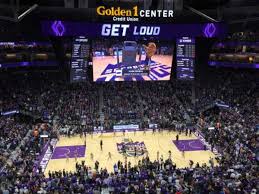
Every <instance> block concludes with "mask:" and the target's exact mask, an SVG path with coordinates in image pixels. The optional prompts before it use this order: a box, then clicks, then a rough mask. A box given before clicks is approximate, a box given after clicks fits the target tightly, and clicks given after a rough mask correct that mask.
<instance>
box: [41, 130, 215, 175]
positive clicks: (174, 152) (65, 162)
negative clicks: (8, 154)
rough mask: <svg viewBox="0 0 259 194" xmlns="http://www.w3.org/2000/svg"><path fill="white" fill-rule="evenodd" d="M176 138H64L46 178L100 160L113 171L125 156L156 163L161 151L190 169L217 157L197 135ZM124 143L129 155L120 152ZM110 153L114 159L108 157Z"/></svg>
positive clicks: (141, 135)
mask: <svg viewBox="0 0 259 194" xmlns="http://www.w3.org/2000/svg"><path fill="white" fill-rule="evenodd" d="M176 135H177V132H170V133H169V132H168V131H163V132H160V133H158V132H155V133H154V134H153V133H152V131H147V132H146V133H144V132H143V131H137V132H126V133H125V136H124V135H123V133H122V132H116V134H115V133H103V134H100V133H99V134H93V135H90V134H87V136H86V138H85V137H84V136H82V137H80V136H74V137H70V138H69V137H61V138H60V139H59V141H58V142H57V144H56V146H55V148H54V151H53V153H52V155H51V157H50V160H49V162H48V164H47V167H46V169H45V174H46V175H47V174H48V171H59V170H63V169H65V170H67V171H72V172H73V171H75V164H76V161H77V162H79V163H81V161H83V160H84V161H85V164H86V165H87V166H90V167H91V168H94V163H95V161H99V163H100V165H99V168H107V170H108V171H109V172H113V165H114V164H115V163H117V161H118V160H120V161H122V162H124V161H125V156H124V154H125V155H127V161H128V162H129V161H130V162H131V164H132V165H134V164H137V162H138V161H139V160H140V159H142V157H144V156H146V155H148V156H149V158H150V160H151V161H154V160H156V159H157V156H158V152H159V158H161V157H163V159H164V160H166V159H168V157H169V151H171V158H172V160H173V162H174V163H176V165H177V167H178V168H184V167H189V162H190V160H192V161H193V162H194V164H196V163H197V162H199V163H200V165H201V164H203V163H206V164H209V159H210V157H212V158H215V154H214V153H212V152H211V151H210V150H204V145H203V143H202V142H201V141H200V139H198V138H197V137H196V135H194V134H192V135H191V136H189V135H188V136H185V134H183V133H182V134H179V140H178V141H176ZM101 140H102V141H103V149H102V150H101V148H100V141H101ZM85 142H86V146H85V145H84V144H85ZM123 144H124V145H127V148H128V149H127V151H126V153H125V152H123V151H122V150H121V148H122V145H123ZM134 147H137V149H135V150H137V152H136V151H134ZM183 150H184V152H183ZM145 151H147V152H148V153H147V152H145ZM109 152H110V153H111V157H109ZM122 152H123V153H122ZM135 152H136V153H137V154H136V153H135ZM144 152H145V153H144ZM135 154H136V156H135ZM76 156H77V157H76ZM214 162H215V160H214Z"/></svg>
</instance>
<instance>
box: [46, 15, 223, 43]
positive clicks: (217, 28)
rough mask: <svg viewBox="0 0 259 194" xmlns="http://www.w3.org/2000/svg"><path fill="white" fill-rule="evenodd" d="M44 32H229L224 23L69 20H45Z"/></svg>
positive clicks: (166, 35)
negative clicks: (141, 22) (89, 21)
mask: <svg viewBox="0 0 259 194" xmlns="http://www.w3.org/2000/svg"><path fill="white" fill-rule="evenodd" d="M41 27H42V33H43V34H44V35H46V36H86V37H88V38H100V37H115V38H116V37H122V38H130V39H135V38H141V37H145V38H147V37H153V38H157V39H159V40H174V39H175V38H178V37H184V36H187V37H205V38H214V37H220V38H224V37H225V36H226V34H227V30H226V25H225V24H223V23H204V24H159V25H155V24H143V25H141V24H139V23H130V24H126V23H88V22H70V21H60V20H58V21H57V20H56V21H43V22H42V23H41Z"/></svg>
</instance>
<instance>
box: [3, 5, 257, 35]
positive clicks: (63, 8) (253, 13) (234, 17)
mask: <svg viewBox="0 0 259 194" xmlns="http://www.w3.org/2000/svg"><path fill="white" fill-rule="evenodd" d="M71 1H73V7H75V8H67V7H71V4H70V5H69V4H67V3H68V2H71ZM80 1H84V0H2V1H1V2H0V24H1V25H0V26H1V27H0V35H3V34H12V33H23V34H24V33H25V32H33V33H35V32H39V29H38V27H39V23H40V21H41V20H46V19H61V20H93V21H100V19H102V20H103V18H98V17H96V15H95V12H96V11H95V8H96V6H98V5H101V4H106V5H118V2H119V5H120V6H131V5H133V4H134V5H136V4H137V5H139V6H140V7H141V6H143V0H120V1H118V0H114V1H112V0H106V1H101V0H96V1H93V0H88V1H89V3H88V8H78V7H80ZM157 2H158V1H154V0H153V1H152V4H151V8H153V9H156V6H157ZM211 19H213V20H216V21H219V22H226V23H227V24H229V25H230V31H245V30H256V29H258V28H259V1H258V0H206V1H202V3H201V1H200V0H183V10H182V11H181V12H177V14H176V17H175V18H174V19H173V21H172V19H170V20H168V21H166V22H175V23H199V22H208V21H211ZM32 26H33V27H32ZM34 28H35V29H34Z"/></svg>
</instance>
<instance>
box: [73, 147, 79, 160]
mask: <svg viewBox="0 0 259 194" xmlns="http://www.w3.org/2000/svg"><path fill="white" fill-rule="evenodd" d="M74 157H75V161H76V162H77V157H78V151H77V149H76V150H75V151H74Z"/></svg>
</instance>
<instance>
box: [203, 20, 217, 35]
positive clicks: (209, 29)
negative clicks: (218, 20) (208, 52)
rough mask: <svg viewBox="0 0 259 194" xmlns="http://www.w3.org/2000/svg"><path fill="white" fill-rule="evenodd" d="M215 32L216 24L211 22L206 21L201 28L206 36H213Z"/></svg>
mask: <svg viewBox="0 0 259 194" xmlns="http://www.w3.org/2000/svg"><path fill="white" fill-rule="evenodd" d="M215 33H216V26H215V24H213V23H208V24H207V25H206V26H205V28H204V30H203V34H204V36H205V37H207V38H211V37H213V36H214V35H215Z"/></svg>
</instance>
